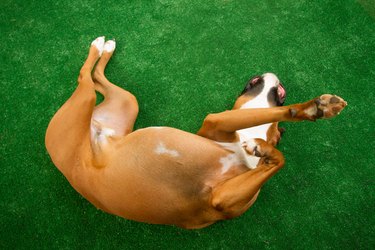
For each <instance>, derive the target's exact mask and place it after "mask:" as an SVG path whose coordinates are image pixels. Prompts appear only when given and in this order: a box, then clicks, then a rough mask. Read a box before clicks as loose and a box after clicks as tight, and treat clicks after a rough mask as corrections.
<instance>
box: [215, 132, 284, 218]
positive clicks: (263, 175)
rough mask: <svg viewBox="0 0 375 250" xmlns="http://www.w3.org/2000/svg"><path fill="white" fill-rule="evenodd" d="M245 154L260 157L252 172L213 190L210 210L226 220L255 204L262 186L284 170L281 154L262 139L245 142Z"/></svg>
mask: <svg viewBox="0 0 375 250" xmlns="http://www.w3.org/2000/svg"><path fill="white" fill-rule="evenodd" d="M246 150H247V151H248V153H250V154H254V155H256V156H259V157H261V160H260V162H259V164H258V166H257V168H256V169H254V170H249V171H247V172H246V173H244V174H241V175H238V176H236V177H234V178H232V179H230V180H227V181H225V182H224V183H222V184H220V185H218V186H216V187H215V188H213V191H212V199H211V204H212V206H213V207H214V208H215V209H216V210H218V211H220V212H222V213H223V215H224V217H225V218H232V217H236V216H238V215H241V214H242V213H243V212H244V211H246V210H247V209H248V208H249V207H250V206H251V205H252V204H253V203H254V202H255V199H256V197H257V195H258V192H259V190H260V188H261V187H262V185H263V184H264V183H265V182H266V181H267V180H268V179H269V178H271V177H272V176H273V175H274V174H275V173H276V172H277V171H279V170H280V169H281V168H282V167H283V166H284V156H283V155H282V153H281V152H280V151H279V150H277V149H276V148H274V147H273V146H272V145H270V144H268V143H267V142H265V141H264V140H262V139H252V140H251V141H248V142H247V145H246Z"/></svg>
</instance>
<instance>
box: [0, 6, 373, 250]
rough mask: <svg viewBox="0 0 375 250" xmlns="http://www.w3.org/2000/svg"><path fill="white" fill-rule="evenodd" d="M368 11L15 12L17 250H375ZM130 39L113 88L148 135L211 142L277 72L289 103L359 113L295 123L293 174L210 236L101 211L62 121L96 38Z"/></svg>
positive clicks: (7, 149) (8, 224) (11, 172)
mask: <svg viewBox="0 0 375 250" xmlns="http://www.w3.org/2000/svg"><path fill="white" fill-rule="evenodd" d="M374 6H375V4H374V1H365V0H360V1H358V2H357V1H355V0H343V1H337V0H331V1H323V0H316V1H308V0H301V1H296V0H279V1H255V0H247V1H245V0H242V1H234V0H233V1H231V0H214V1H187V0H159V1H115V0H110V1H97V0H91V1H50V0H44V1H36V0H29V1H26V0H25V1H20V0H2V1H1V3H0V7H1V14H0V21H1V39H0V50H1V51H0V52H1V67H0V72H1V74H0V77H1V78H0V80H1V81H0V83H1V90H2V100H1V102H0V119H1V120H0V152H1V156H0V165H1V167H0V225H1V226H0V248H1V249H171V248H179V249H375V239H374V238H375V236H374V231H375V215H374V204H375V197H374V195H375V190H374V178H375V174H374V173H375V170H374V167H375V129H374V125H375V124H374V122H375V109H374V101H375V90H374V87H375V63H374V62H375V20H374V17H375V11H374V9H375V8H374ZM101 35H105V36H106V37H107V38H116V41H117V50H116V52H115V55H114V57H113V59H112V61H111V62H110V63H109V65H108V68H107V75H108V78H109V79H111V80H112V81H113V82H115V83H117V84H118V85H119V86H121V87H123V88H126V89H127V90H129V91H131V92H132V93H134V94H135V95H136V96H137V98H138V102H139V105H140V114H139V118H138V120H137V123H136V127H137V128H142V127H147V126H156V125H164V126H171V127H176V128H180V129H183V130H186V131H190V132H195V131H197V129H198V128H199V126H200V124H201V122H202V120H203V118H204V117H205V116H206V115H207V114H208V113H212V112H220V111H223V110H226V109H230V108H231V107H232V104H233V102H234V100H235V98H236V97H237V95H238V94H239V93H240V91H241V90H242V88H243V86H244V84H245V83H246V80H247V79H248V78H249V77H250V76H252V75H255V74H261V73H264V72H274V73H276V74H277V75H278V76H279V78H280V79H281V81H282V82H283V83H284V85H285V86H286V88H287V91H288V97H287V102H286V103H287V104H291V103H295V102H302V101H305V100H308V99H311V98H313V97H315V96H318V95H320V94H323V93H334V94H337V95H339V96H342V97H343V98H344V99H345V100H347V102H348V106H347V108H346V109H345V110H344V111H343V112H342V114H341V115H340V116H339V117H336V118H334V119H333V120H330V121H317V122H315V123H311V122H302V123H299V124H295V123H294V124H291V123H284V124H282V126H283V127H285V128H286V129H287V131H286V133H285V135H284V137H283V139H282V141H281V143H280V145H279V149H280V150H281V151H282V152H284V154H285V157H286V165H285V167H284V168H283V169H282V170H281V171H280V172H279V173H278V174H277V175H276V176H274V177H273V178H272V179H271V180H270V181H269V182H268V183H267V184H266V185H265V186H264V187H263V189H262V191H261V193H260V195H259V198H258V200H257V202H256V203H255V205H254V206H253V207H252V208H251V209H250V210H249V211H247V212H246V213H245V214H244V215H243V216H241V217H239V218H237V219H234V220H231V221H225V222H219V223H217V224H215V225H213V226H210V227H208V228H206V229H201V230H195V231H186V230H183V229H179V228H176V227H172V226H162V225H148V224H143V223H138V222H133V221H128V220H125V219H122V218H119V217H115V216H113V215H109V214H106V213H104V212H101V211H99V210H96V209H95V208H94V206H92V205H91V204H90V203H88V202H87V201H86V200H85V199H84V198H82V197H81V196H80V195H79V194H78V193H77V192H75V191H74V190H73V188H72V187H71V186H70V185H69V183H68V182H67V181H66V179H65V178H64V176H63V175H62V174H61V173H60V172H59V171H58V170H57V169H56V168H55V167H54V165H53V164H52V162H51V161H50V159H49V156H48V154H47V152H46V150H45V147H44V134H45V130H46V128H47V125H48V122H49V120H50V119H51V117H52V116H53V114H54V113H55V112H56V111H57V110H58V108H59V107H60V106H61V105H62V104H63V103H64V102H65V101H66V100H67V98H68V97H69V96H70V95H71V94H72V92H73V90H74V88H75V87H76V79H77V77H78V72H79V69H80V67H81V65H82V63H83V61H84V59H85V57H86V55H87V51H88V47H89V45H90V43H91V41H92V40H93V39H94V38H96V37H97V36H101Z"/></svg>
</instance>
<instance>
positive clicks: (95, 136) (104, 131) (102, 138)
mask: <svg viewBox="0 0 375 250" xmlns="http://www.w3.org/2000/svg"><path fill="white" fill-rule="evenodd" d="M115 134H116V132H115V130H113V129H111V128H106V127H102V126H101V124H100V123H99V122H97V121H95V120H92V121H91V141H92V142H93V143H94V144H96V145H98V144H100V145H105V144H107V143H108V137H112V136H114V135H115Z"/></svg>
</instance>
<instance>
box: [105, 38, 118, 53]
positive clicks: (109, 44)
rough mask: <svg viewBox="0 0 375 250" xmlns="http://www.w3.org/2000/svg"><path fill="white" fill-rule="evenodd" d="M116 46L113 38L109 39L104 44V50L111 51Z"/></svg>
mask: <svg viewBox="0 0 375 250" xmlns="http://www.w3.org/2000/svg"><path fill="white" fill-rule="evenodd" d="M115 48H116V42H115V41H113V40H109V41H107V42H106V43H105V44H104V51H105V52H108V53H111V52H113V51H114V50H115Z"/></svg>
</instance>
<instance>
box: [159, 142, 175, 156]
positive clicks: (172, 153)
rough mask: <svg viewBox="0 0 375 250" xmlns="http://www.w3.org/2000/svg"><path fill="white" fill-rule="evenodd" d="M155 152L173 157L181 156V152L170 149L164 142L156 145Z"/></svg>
mask: <svg viewBox="0 0 375 250" xmlns="http://www.w3.org/2000/svg"><path fill="white" fill-rule="evenodd" d="M155 153H157V154H158V155H162V154H166V155H170V156H172V157H178V156H180V153H178V152H177V150H173V149H168V148H167V147H166V146H165V145H164V143H162V142H159V144H158V145H157V146H156V148H155Z"/></svg>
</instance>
